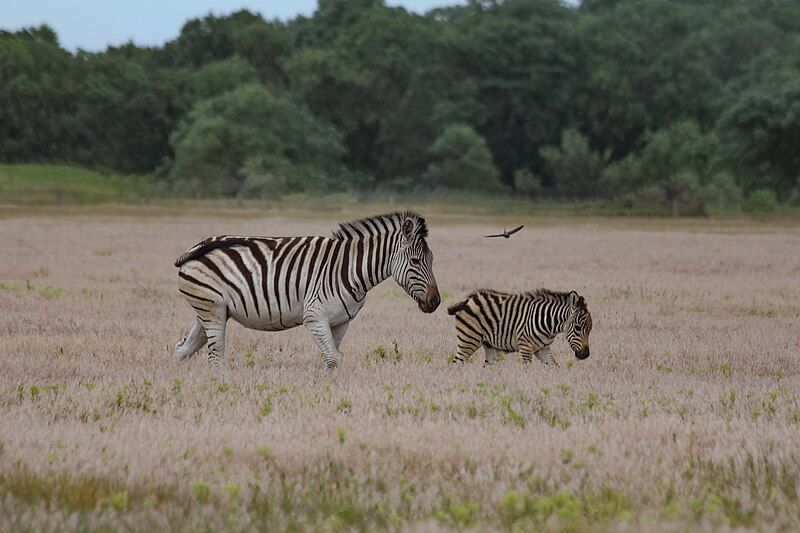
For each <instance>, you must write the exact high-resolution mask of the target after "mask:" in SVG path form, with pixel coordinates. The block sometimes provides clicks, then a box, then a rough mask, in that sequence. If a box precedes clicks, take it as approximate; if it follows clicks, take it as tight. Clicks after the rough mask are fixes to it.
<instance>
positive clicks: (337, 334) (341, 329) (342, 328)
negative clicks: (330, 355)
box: [331, 322, 350, 351]
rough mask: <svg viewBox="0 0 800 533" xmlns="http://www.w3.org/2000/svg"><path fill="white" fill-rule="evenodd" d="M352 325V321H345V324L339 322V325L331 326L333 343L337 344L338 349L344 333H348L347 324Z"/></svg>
mask: <svg viewBox="0 0 800 533" xmlns="http://www.w3.org/2000/svg"><path fill="white" fill-rule="evenodd" d="M349 325H350V322H345V323H344V324H339V325H338V326H333V327H332V328H331V335H333V344H334V345H335V346H336V350H337V351H338V350H339V345H340V344H342V339H343V338H344V334H345V333H347V326H349Z"/></svg>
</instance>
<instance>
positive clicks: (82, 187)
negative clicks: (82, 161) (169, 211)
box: [0, 163, 156, 205]
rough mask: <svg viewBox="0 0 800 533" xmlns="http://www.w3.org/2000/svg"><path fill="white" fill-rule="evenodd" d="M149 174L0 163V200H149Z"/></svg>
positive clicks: (66, 202) (152, 190)
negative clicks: (118, 173) (120, 174)
mask: <svg viewBox="0 0 800 533" xmlns="http://www.w3.org/2000/svg"><path fill="white" fill-rule="evenodd" d="M155 191H156V188H155V187H154V184H153V181H152V178H150V177H148V176H119V175H115V174H104V173H101V172H97V171H94V170H88V169H84V168H80V167H75V166H69V165H35V164H27V163H26V164H18V165H10V164H0V204H1V203H14V204H24V205H37V204H38V205H59V204H62V205H69V204H78V205H82V204H95V203H102V202H106V203H107V202H113V203H130V202H142V201H149V200H150V199H151V198H153V197H154V196H156V193H155Z"/></svg>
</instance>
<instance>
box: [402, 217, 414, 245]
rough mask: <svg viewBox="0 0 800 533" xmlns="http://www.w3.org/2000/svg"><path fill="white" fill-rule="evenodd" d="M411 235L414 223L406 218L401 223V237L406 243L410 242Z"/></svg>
mask: <svg viewBox="0 0 800 533" xmlns="http://www.w3.org/2000/svg"><path fill="white" fill-rule="evenodd" d="M413 235H414V221H413V220H411V219H410V218H408V217H406V219H405V220H404V221H403V237H404V238H405V239H406V240H407V241H410V240H411V237H412V236H413Z"/></svg>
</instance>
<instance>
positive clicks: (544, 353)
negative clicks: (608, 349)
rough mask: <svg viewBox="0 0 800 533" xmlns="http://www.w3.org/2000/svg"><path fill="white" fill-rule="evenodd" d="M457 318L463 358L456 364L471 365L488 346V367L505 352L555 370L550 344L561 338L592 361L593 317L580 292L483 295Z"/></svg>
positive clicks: (457, 310)
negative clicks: (590, 345) (556, 338)
mask: <svg viewBox="0 0 800 533" xmlns="http://www.w3.org/2000/svg"><path fill="white" fill-rule="evenodd" d="M447 312H448V314H450V315H455V317H456V331H457V335H458V352H457V354H456V357H455V359H454V361H455V362H464V361H468V360H469V358H470V357H471V356H472V354H473V353H475V351H476V350H477V349H478V348H479V347H480V346H481V345H483V346H484V348H485V351H486V356H485V360H484V362H485V364H492V363H494V362H495V361H496V360H497V357H498V355H499V353H500V352H517V351H519V352H520V353H521V355H522V360H523V361H524V362H526V363H529V362H530V361H531V360H532V357H533V355H536V357H538V358H539V359H540V360H541V361H542V362H544V363H547V364H551V363H554V362H555V361H554V360H553V357H552V354H551V353H550V349H549V347H550V344H551V343H552V342H553V340H554V339H555V337H556V335H558V334H559V333H566V336H567V341H568V342H569V344H570V347H571V348H572V349H573V351H574V352H575V356H576V357H577V358H578V359H585V358H587V357H589V332H590V331H591V329H592V317H591V314H590V313H589V311H588V309H587V308H586V303H585V302H584V300H583V297H582V296H579V295H578V294H577V293H576V292H574V291H573V292H569V293H567V292H554V291H548V290H545V289H539V290H536V291H531V292H525V293H521V294H507V293H504V292H499V291H495V290H490V289H481V290H479V291H476V292H473V293H472V294H470V295H469V296H468V297H467V299H466V300H464V301H462V302H459V303H457V304H455V305H453V306H451V307H450V308H448V310H447Z"/></svg>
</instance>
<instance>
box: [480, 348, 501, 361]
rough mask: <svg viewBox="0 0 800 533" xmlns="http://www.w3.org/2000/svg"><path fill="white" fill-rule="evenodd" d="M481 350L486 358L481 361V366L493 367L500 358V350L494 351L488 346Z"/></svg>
mask: <svg viewBox="0 0 800 533" xmlns="http://www.w3.org/2000/svg"><path fill="white" fill-rule="evenodd" d="M483 350H484V351H485V352H486V356H485V357H484V360H483V365H484V366H487V365H493V364H495V363H496V362H497V358H498V357H499V356H500V353H501V352H500V350H495V349H494V348H490V347H489V346H484V347H483Z"/></svg>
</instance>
